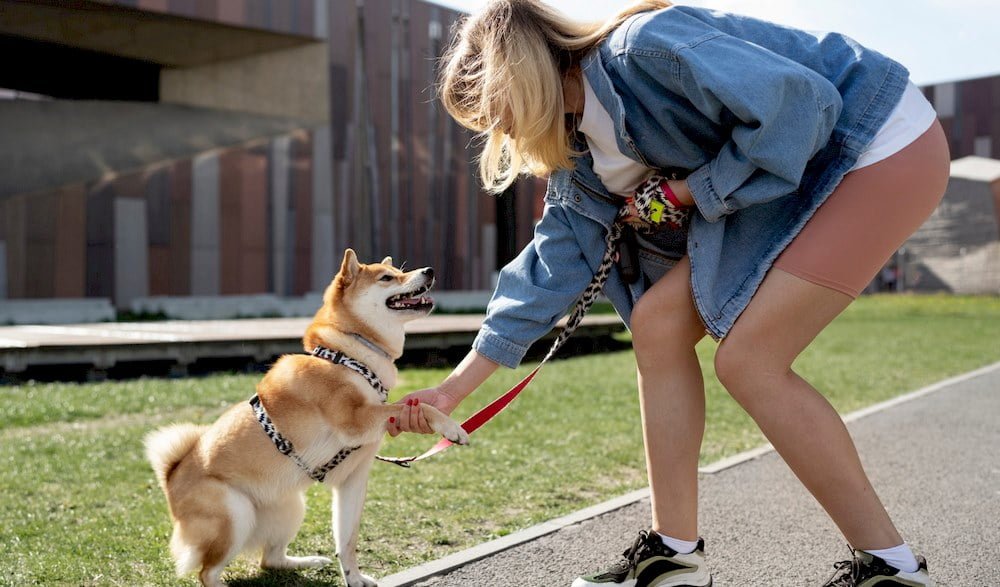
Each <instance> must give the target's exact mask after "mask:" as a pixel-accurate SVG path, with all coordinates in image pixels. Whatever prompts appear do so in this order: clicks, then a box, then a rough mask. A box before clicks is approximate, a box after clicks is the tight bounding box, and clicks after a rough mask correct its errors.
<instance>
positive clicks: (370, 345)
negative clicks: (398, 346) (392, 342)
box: [351, 332, 392, 361]
mask: <svg viewBox="0 0 1000 587" xmlns="http://www.w3.org/2000/svg"><path fill="white" fill-rule="evenodd" d="M351 336H353V337H354V338H356V339H357V340H358V342H360V343H361V344H363V345H365V346H366V347H368V348H370V349H371V350H373V351H375V352H376V353H378V354H380V355H382V358H384V359H388V360H390V361H391V360H392V355H390V354H389V353H387V352H385V349H383V348H382V347H380V346H378V345H377V344H375V343H374V342H372V341H370V340H368V339H367V338H365V337H363V336H361V335H360V334H357V333H356V332H352V333H351Z"/></svg>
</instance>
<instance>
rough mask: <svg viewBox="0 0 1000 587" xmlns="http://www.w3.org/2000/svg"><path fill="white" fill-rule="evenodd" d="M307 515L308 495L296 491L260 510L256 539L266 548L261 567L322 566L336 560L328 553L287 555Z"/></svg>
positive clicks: (299, 567)
mask: <svg viewBox="0 0 1000 587" xmlns="http://www.w3.org/2000/svg"><path fill="white" fill-rule="evenodd" d="M305 514H306V499H305V494H303V493H299V492H295V493H292V494H289V495H288V497H287V498H285V499H284V500H281V501H279V502H277V503H274V504H269V505H268V506H265V507H261V508H260V509H259V510H258V512H257V540H259V541H260V542H261V543H262V544H263V547H264V551H263V554H262V555H261V559H260V566H261V567H263V568H265V569H304V568H308V567H322V566H323V565H328V564H330V563H332V562H333V561H332V560H330V559H328V558H326V557H325V556H288V544H289V543H290V542H291V541H292V540H293V539H294V538H295V535H296V534H298V532H299V528H300V527H301V526H302V520H303V518H305Z"/></svg>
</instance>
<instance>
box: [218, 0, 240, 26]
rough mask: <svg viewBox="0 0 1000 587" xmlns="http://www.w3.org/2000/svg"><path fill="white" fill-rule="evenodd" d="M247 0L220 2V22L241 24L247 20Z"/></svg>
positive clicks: (224, 0) (225, 0)
mask: <svg viewBox="0 0 1000 587" xmlns="http://www.w3.org/2000/svg"><path fill="white" fill-rule="evenodd" d="M246 14H247V7H246V0H223V1H222V2H219V12H218V15H219V22H224V23H226V24H231V25H241V24H243V23H244V22H246Z"/></svg>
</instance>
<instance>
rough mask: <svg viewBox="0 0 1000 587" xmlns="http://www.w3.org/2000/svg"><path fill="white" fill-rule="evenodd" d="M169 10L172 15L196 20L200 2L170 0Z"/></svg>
mask: <svg viewBox="0 0 1000 587" xmlns="http://www.w3.org/2000/svg"><path fill="white" fill-rule="evenodd" d="M168 10H169V11H170V13H171V14H176V15H178V16H188V17H191V18H194V17H197V16H198V0H170V5H169V8H168Z"/></svg>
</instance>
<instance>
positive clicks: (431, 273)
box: [422, 267, 434, 279]
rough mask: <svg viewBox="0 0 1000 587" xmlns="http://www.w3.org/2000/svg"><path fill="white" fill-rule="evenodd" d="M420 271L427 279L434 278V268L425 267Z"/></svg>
mask: <svg viewBox="0 0 1000 587" xmlns="http://www.w3.org/2000/svg"><path fill="white" fill-rule="evenodd" d="M422 273H423V274H424V275H426V276H427V277H428V278H429V279H434V270H433V269H431V268H430V267H427V268H425V269H424V270H423V271H422Z"/></svg>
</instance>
